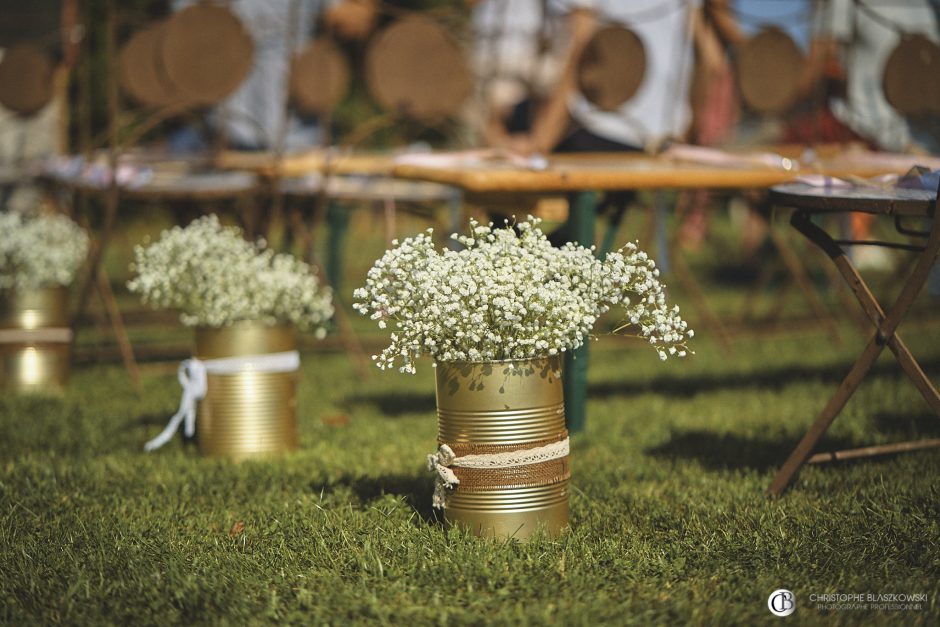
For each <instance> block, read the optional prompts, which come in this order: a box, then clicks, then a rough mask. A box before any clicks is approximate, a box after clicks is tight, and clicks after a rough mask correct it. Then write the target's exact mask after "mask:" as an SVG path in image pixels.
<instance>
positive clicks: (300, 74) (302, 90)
mask: <svg viewBox="0 0 940 627" xmlns="http://www.w3.org/2000/svg"><path fill="white" fill-rule="evenodd" d="M348 89H349V63H348V62H347V61H346V57H345V56H343V53H342V52H340V51H339V49H338V48H337V47H336V44H334V43H333V42H332V41H331V40H329V39H326V38H320V39H317V40H316V41H314V42H313V43H312V44H310V45H309V46H307V48H306V49H304V50H303V52H301V53H300V54H298V55H297V56H296V57H294V61H293V63H291V71H290V93H291V98H292V99H293V101H294V104H296V105H297V107H298V108H300V109H301V110H303V111H305V112H307V113H316V114H321V115H322V114H324V113H327V112H329V111H332V110H333V109H334V108H335V107H336V105H338V104H339V102H340V101H341V100H342V99H343V97H344V96H345V95H346V92H347V91H348Z"/></svg>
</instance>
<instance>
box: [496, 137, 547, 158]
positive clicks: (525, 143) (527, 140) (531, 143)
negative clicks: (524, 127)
mask: <svg viewBox="0 0 940 627" xmlns="http://www.w3.org/2000/svg"><path fill="white" fill-rule="evenodd" d="M501 147H502V148H505V149H506V150H508V151H509V152H511V153H514V154H517V155H523V156H526V157H528V156H529V155H532V154H534V153H537V152H539V148H538V146H537V145H536V142H535V138H534V137H532V135H530V134H527V133H513V134H512V135H507V136H506V138H505V140H504V142H503V145H502V146H501Z"/></svg>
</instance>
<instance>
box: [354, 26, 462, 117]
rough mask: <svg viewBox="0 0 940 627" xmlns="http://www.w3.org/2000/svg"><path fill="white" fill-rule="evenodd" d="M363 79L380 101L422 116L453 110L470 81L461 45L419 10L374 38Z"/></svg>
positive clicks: (367, 54)
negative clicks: (417, 13) (416, 13)
mask: <svg viewBox="0 0 940 627" xmlns="http://www.w3.org/2000/svg"><path fill="white" fill-rule="evenodd" d="M366 84H367V85H368V87H369V91H370V92H371V94H372V96H373V97H374V98H375V99H376V100H377V101H378V102H379V104H381V105H382V106H383V107H385V108H387V109H391V110H395V111H399V112H401V113H403V114H405V115H407V116H409V117H412V118H415V119H418V120H421V121H424V122H436V121H440V120H442V119H444V118H446V117H448V116H450V115H453V114H455V113H457V111H458V110H459V109H460V106H461V105H462V104H463V101H464V100H465V99H466V97H467V96H468V95H469V94H470V91H471V89H472V87H473V83H472V80H471V76H470V69H469V67H468V65H467V61H466V59H465V57H464V54H463V51H462V50H461V49H460V47H459V46H458V45H457V43H456V42H455V41H454V40H453V39H451V37H450V35H448V33H447V31H446V30H444V28H443V27H441V26H440V25H439V24H437V23H436V22H434V21H433V20H431V19H430V18H428V17H425V16H421V15H413V16H408V17H405V18H402V19H400V20H397V21H396V22H394V23H393V24H391V25H390V26H388V27H387V28H386V29H385V30H383V31H382V32H381V33H380V34H379V35H378V36H377V37H375V38H374V39H373V41H372V43H371V44H370V45H369V49H368V50H367V51H366Z"/></svg>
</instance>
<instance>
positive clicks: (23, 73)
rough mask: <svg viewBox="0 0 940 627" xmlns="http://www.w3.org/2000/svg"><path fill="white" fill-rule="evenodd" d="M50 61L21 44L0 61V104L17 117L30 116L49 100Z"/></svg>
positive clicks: (50, 89)
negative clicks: (16, 114) (18, 115)
mask: <svg viewBox="0 0 940 627" xmlns="http://www.w3.org/2000/svg"><path fill="white" fill-rule="evenodd" d="M52 71H53V67H52V61H51V60H50V59H49V57H48V56H47V55H46V54H45V53H44V52H43V51H42V50H40V49H39V48H37V47H36V46H33V45H31V44H21V45H18V46H13V47H11V48H9V49H7V51H6V53H5V54H4V55H3V60H0V104H2V105H3V106H4V107H6V108H7V109H10V110H11V111H13V112H15V113H18V114H20V115H32V114H33V113H36V112H37V111H39V110H40V109H42V108H43V107H45V106H46V105H47V104H48V103H49V101H50V100H52Z"/></svg>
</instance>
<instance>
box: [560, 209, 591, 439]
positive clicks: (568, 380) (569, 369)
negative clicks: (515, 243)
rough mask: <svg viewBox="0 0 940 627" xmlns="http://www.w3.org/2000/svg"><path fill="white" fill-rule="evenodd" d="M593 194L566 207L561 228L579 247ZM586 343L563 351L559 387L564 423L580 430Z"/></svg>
mask: <svg viewBox="0 0 940 627" xmlns="http://www.w3.org/2000/svg"><path fill="white" fill-rule="evenodd" d="M596 206H597V194H595V193H594V192H581V193H579V194H577V195H576V196H575V197H574V200H573V201H572V202H571V206H570V207H569V209H568V224H567V225H566V227H565V228H567V229H568V232H569V233H571V235H572V238H573V241H574V242H576V243H578V244H581V245H582V246H593V245H594V214H595V208H596ZM587 369H588V342H585V343H584V345H583V346H581V348H579V349H577V350H574V351H569V352H568V353H566V354H565V370H564V379H563V387H564V391H565V425H566V426H567V427H568V431H570V432H572V433H577V432H579V431H583V430H584V422H585V418H586V409H587Z"/></svg>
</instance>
